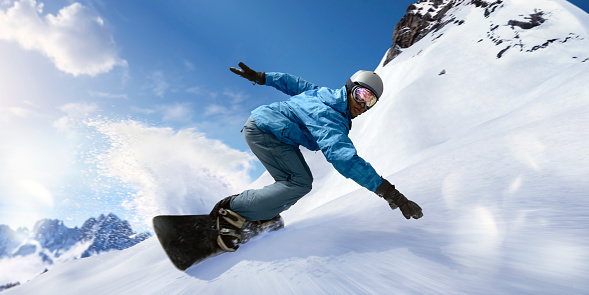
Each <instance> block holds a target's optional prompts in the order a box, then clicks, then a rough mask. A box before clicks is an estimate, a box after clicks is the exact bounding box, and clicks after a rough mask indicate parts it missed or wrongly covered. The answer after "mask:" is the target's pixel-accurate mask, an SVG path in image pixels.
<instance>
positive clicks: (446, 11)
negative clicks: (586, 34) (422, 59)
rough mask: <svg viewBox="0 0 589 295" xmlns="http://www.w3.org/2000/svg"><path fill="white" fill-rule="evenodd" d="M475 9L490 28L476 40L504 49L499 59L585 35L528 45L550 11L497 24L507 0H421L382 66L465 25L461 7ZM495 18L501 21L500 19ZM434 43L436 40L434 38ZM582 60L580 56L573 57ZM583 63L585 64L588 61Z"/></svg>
mask: <svg viewBox="0 0 589 295" xmlns="http://www.w3.org/2000/svg"><path fill="white" fill-rule="evenodd" d="M467 4H468V5H469V6H474V7H476V8H478V9H479V10H480V13H481V14H482V15H484V17H485V19H488V20H489V29H488V31H487V34H486V38H483V39H479V40H477V41H478V42H483V41H484V40H485V39H487V40H490V41H491V42H492V43H494V44H495V45H496V46H501V48H500V49H499V51H498V52H497V55H496V58H501V57H502V56H503V54H505V52H506V51H508V50H513V49H516V50H519V51H524V52H534V51H536V50H540V49H544V48H546V47H548V46H549V45H550V44H552V43H555V42H556V43H565V42H567V41H570V40H582V39H583V37H582V34H580V33H578V32H562V34H561V35H559V36H551V37H549V38H545V40H542V41H541V42H538V43H536V42H534V44H526V43H524V40H523V38H522V36H523V35H526V34H525V31H526V30H530V29H532V28H535V27H538V26H540V25H542V24H543V23H544V22H545V21H546V20H547V18H549V17H550V16H553V15H554V13H553V12H551V11H545V10H543V9H542V8H538V9H535V10H534V11H533V12H527V14H519V15H517V17H516V16H515V15H512V16H511V17H512V18H510V19H506V20H505V21H502V22H499V23H495V22H493V18H491V17H490V16H491V15H492V14H495V13H496V12H498V11H499V10H500V9H501V8H502V7H504V6H505V4H506V3H505V0H495V1H485V0H420V1H418V2H417V3H415V4H411V5H410V6H409V7H408V8H407V14H405V16H403V18H402V19H401V20H400V21H399V23H397V25H396V26H395V29H394V31H393V45H392V46H391V48H390V49H389V51H388V52H387V55H386V58H385V60H384V62H383V65H387V64H388V63H389V62H391V61H392V60H393V59H395V58H396V57H397V56H398V55H399V54H400V53H401V52H403V50H404V49H407V48H409V47H410V46H411V45H413V44H415V43H417V42H418V41H420V40H421V39H422V38H423V37H425V36H427V35H429V34H437V36H436V38H439V37H441V35H442V33H441V32H439V31H440V30H441V29H442V28H444V27H445V26H446V25H448V24H454V25H463V24H464V23H465V21H466V20H465V18H464V17H460V16H458V13H459V11H460V9H461V8H464V7H467V6H465V5H467ZM496 19H502V18H501V17H499V18H496ZM434 40H435V39H434ZM574 58H580V57H574ZM580 61H582V62H586V61H587V58H586V57H585V58H582V59H581V60H580Z"/></svg>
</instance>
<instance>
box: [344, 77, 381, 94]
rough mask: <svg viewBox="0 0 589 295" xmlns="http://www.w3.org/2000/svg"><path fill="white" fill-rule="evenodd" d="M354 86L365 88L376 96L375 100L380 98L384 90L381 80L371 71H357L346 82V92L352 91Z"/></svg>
mask: <svg viewBox="0 0 589 295" xmlns="http://www.w3.org/2000/svg"><path fill="white" fill-rule="evenodd" d="M355 85H360V86H363V87H366V88H368V89H370V91H372V93H374V94H375V95H376V98H380V96H381V95H382V92H383V90H384V85H383V84H382V80H381V79H380V77H379V76H378V74H377V73H375V72H373V71H363V70H360V71H357V72H356V73H355V74H354V75H352V77H350V79H348V82H346V88H347V90H348V91H352V88H354V86H355Z"/></svg>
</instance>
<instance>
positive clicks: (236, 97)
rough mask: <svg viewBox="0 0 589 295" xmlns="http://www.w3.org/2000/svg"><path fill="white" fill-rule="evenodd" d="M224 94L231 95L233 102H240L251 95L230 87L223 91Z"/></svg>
mask: <svg viewBox="0 0 589 295" xmlns="http://www.w3.org/2000/svg"><path fill="white" fill-rule="evenodd" d="M223 95H225V96H228V97H230V98H231V99H232V101H231V103H232V104H239V103H241V102H243V101H245V100H246V99H248V98H249V95H247V94H244V93H243V92H233V91H231V90H228V89H225V91H223Z"/></svg>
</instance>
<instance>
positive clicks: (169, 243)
mask: <svg viewBox="0 0 589 295" xmlns="http://www.w3.org/2000/svg"><path fill="white" fill-rule="evenodd" d="M153 229H154V231H155V234H156V236H157V238H158V240H159V241H160V244H161V245H162V248H164V251H165V252H166V255H168V258H170V261H172V263H173V264H174V266H176V268H178V269H179V270H182V271H184V270H186V269H187V268H189V267H190V266H192V265H194V264H197V263H199V262H201V261H203V260H205V259H206V258H209V257H211V256H215V255H218V254H221V253H223V251H222V250H221V249H219V247H218V246H217V241H216V238H217V231H216V230H215V228H214V221H213V220H212V219H211V218H210V217H209V215H208V214H207V215H159V216H156V217H154V218H153Z"/></svg>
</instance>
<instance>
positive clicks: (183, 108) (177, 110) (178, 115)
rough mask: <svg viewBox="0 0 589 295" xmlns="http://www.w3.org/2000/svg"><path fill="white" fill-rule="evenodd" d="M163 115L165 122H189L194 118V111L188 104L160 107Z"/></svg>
mask: <svg viewBox="0 0 589 295" xmlns="http://www.w3.org/2000/svg"><path fill="white" fill-rule="evenodd" d="M158 108H160V109H161V111H162V113H163V120H164V121H178V122H182V121H189V120H190V119H191V118H192V109H191V108H190V105H188V104H174V105H165V106H159V107H158Z"/></svg>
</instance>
